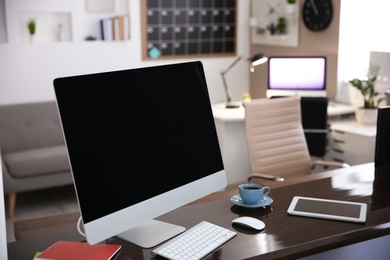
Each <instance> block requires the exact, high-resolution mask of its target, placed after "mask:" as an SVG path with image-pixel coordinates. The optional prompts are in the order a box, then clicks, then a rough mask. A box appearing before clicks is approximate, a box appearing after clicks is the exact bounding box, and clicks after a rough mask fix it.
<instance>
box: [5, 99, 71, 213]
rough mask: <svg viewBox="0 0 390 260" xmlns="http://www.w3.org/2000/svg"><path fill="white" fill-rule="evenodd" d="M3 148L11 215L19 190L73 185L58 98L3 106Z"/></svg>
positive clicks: (6, 190) (6, 188) (6, 189)
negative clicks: (57, 103) (58, 108)
mask: <svg viewBox="0 0 390 260" xmlns="http://www.w3.org/2000/svg"><path fill="white" fill-rule="evenodd" d="M0 150H1V155H2V158H3V162H2V170H3V182H4V193H5V194H8V212H9V216H10V217H13V214H14V210H15V203H16V194H17V193H19V192H25V191H32V190H38V189H44V188H51V187H56V186H62V185H68V184H72V176H71V172H70V164H69V160H68V155H67V151H66V147H65V143H64V138H63V134H62V128H61V123H60V119H59V114H58V110H57V105H56V103H55V102H54V101H50V102H37V103H25V104H13V105H3V106H0Z"/></svg>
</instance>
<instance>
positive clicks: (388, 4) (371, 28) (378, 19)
mask: <svg viewBox="0 0 390 260" xmlns="http://www.w3.org/2000/svg"><path fill="white" fill-rule="evenodd" d="M389 9H390V1H383V0H369V1H367V0H342V1H341V9H340V31H339V37H340V38H339V50H338V76H337V77H338V82H337V85H338V90H339V98H347V99H348V86H347V85H348V84H347V83H348V81H349V80H351V79H353V78H355V77H358V78H364V77H365V76H366V74H367V69H368V66H369V59H370V51H379V52H390V34H389V33H388V26H389V24H390V15H389ZM389 87H390V86H389Z"/></svg>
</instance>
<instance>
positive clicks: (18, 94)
mask: <svg viewBox="0 0 390 260" xmlns="http://www.w3.org/2000/svg"><path fill="white" fill-rule="evenodd" d="M37 1H38V2H42V1H45V0H37ZM61 1H70V0H57V1H56V2H57V3H59V2H61ZM72 1H73V6H75V8H78V6H79V5H78V4H75V1H76V2H78V3H80V2H83V3H84V1H79V0H72ZM10 2H12V4H9V5H12V9H19V10H24V9H25V8H26V5H25V4H26V3H25V0H10V1H8V0H7V1H6V4H7V3H10ZM140 2H141V1H130V0H129V14H130V23H131V40H129V41H127V42H114V43H107V42H83V41H80V40H77V39H74V41H72V42H62V43H59V42H37V43H26V42H15V41H13V40H12V38H11V40H9V41H8V42H7V43H0V105H1V104H12V103H24V102H35V101H45V100H54V99H55V96H54V91H53V83H52V82H53V79H55V78H56V77H63V76H68V75H77V74H85V73H95V72H101V71H112V70H121V69H129V68H137V67H145V66H154V65H160V64H167V63H177V62H183V61H188V60H178V59H172V60H164V61H162V60H156V61H142V58H141V49H142V48H141V24H140V20H141V13H140V10H141V7H140ZM237 2H238V19H237V21H238V22H237V54H238V55H240V56H245V57H247V56H249V26H248V24H249V21H248V19H249V4H250V2H249V0H240V1H237ZM34 3H35V4H36V3H37V2H36V1H34ZM67 6H70V5H69V4H67ZM7 8H9V6H8V7H6V10H7ZM36 9H37V8H36ZM71 12H72V13H73V12H74V13H76V17H74V22H73V23H74V24H73V27H77V26H79V25H78V24H77V23H76V22H75V21H81V20H83V19H81V18H80V17H77V15H78V14H80V15H82V12H80V10H71ZM6 15H9V14H6ZM7 20H12V17H7ZM80 26H81V25H80ZM10 35H12V33H10ZM199 60H201V61H202V62H203V65H204V67H205V73H206V78H207V83H208V87H209V93H210V98H211V102H212V103H218V102H224V101H225V100H226V97H225V93H224V89H223V84H222V79H221V77H220V72H221V71H222V70H224V69H225V68H226V67H227V66H229V65H230V63H232V62H233V61H234V60H235V57H225V58H203V59H199ZM227 80H228V85H229V87H230V89H231V92H232V96H233V99H234V100H240V99H241V94H242V92H246V91H248V90H249V70H248V64H246V63H245V62H240V63H239V64H237V66H235V67H234V69H232V70H231V71H230V72H229V74H228V75H227ZM183 89H185V85H183ZM134 98H138V97H134Z"/></svg>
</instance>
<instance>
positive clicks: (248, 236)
mask: <svg viewBox="0 0 390 260" xmlns="http://www.w3.org/2000/svg"><path fill="white" fill-rule="evenodd" d="M274 184H275V185H274V186H273V189H272V190H271V193H270V196H271V197H272V198H273V200H274V202H273V204H271V205H270V206H268V207H266V208H259V209H245V208H241V207H238V206H236V205H234V204H232V203H231V202H230V200H229V198H230V196H231V195H232V194H233V195H234V194H235V193H236V192H235V191H234V190H233V191H226V192H221V193H219V194H220V196H221V198H220V199H216V200H211V201H205V202H204V203H198V204H193V205H189V206H185V207H182V208H179V209H177V210H174V211H172V212H170V213H168V214H165V215H163V216H161V217H159V218H158V219H159V220H163V221H166V222H171V223H174V224H179V225H183V226H185V227H187V228H190V227H192V226H194V225H195V224H197V223H199V222H200V221H202V220H207V221H210V222H213V223H215V224H218V225H221V226H224V227H227V228H229V229H232V230H235V231H236V232H237V233H238V235H237V236H236V237H235V238H234V239H232V240H231V241H229V242H228V243H226V244H225V245H224V246H223V247H222V248H221V249H220V250H219V251H217V252H215V253H214V257H217V258H218V259H234V260H236V259H244V258H252V257H256V256H259V255H261V259H275V258H284V259H296V258H299V257H303V256H307V255H312V254H316V253H319V252H323V251H327V250H331V249H334V248H338V247H342V246H346V245H350V244H354V243H357V242H361V241H365V240H369V239H373V238H377V237H381V236H386V235H389V234H390V217H389V216H390V200H389V199H388V198H389V197H390V189H389V184H390V169H389V168H383V169H377V170H375V169H374V165H373V163H370V164H364V165H359V166H354V167H351V168H344V169H338V170H334V171H329V172H324V173H320V174H312V175H308V176H305V177H303V178H301V179H300V180H298V179H291V180H287V181H286V182H285V183H280V184H279V183H274ZM286 184H291V185H288V186H283V185H286ZM295 195H301V196H310V197H320V198H327V199H339V200H349V201H357V202H364V203H367V204H368V211H367V221H366V223H364V224H356V223H349V222H342V221H333V220H324V219H315V218H306V217H298V216H290V215H288V214H287V212H286V211H287V208H288V206H289V204H290V202H291V199H292V197H293V196H295ZM238 216H253V217H257V218H259V219H262V220H263V221H264V223H265V224H266V227H265V229H264V231H262V232H254V231H251V230H248V229H245V228H243V227H239V226H232V224H231V221H232V219H234V218H236V217H238ZM82 239H83V238H82V237H81V236H80V235H78V233H77V231H76V230H72V231H68V232H64V233H60V234H55V235H49V236H45V237H42V238H39V239H37V238H35V239H26V240H21V241H17V242H12V243H9V244H8V252H9V259H31V258H32V256H33V255H34V254H35V252H36V251H42V250H44V249H46V248H47V247H49V246H50V245H51V244H52V243H54V242H56V241H58V240H75V241H81V240H82ZM107 243H120V244H123V248H122V250H121V252H120V254H119V255H118V256H117V258H116V259H150V258H151V256H150V252H151V249H141V248H139V247H137V246H134V245H131V244H129V243H126V242H124V241H122V240H120V239H117V238H111V239H108V240H107Z"/></svg>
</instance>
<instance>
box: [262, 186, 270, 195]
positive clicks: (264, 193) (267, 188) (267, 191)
mask: <svg viewBox="0 0 390 260" xmlns="http://www.w3.org/2000/svg"><path fill="white" fill-rule="evenodd" d="M263 191H264V192H263V195H264V196H267V195H268V194H269V193H270V191H271V189H270V188H269V187H268V186H264V189H263Z"/></svg>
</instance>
